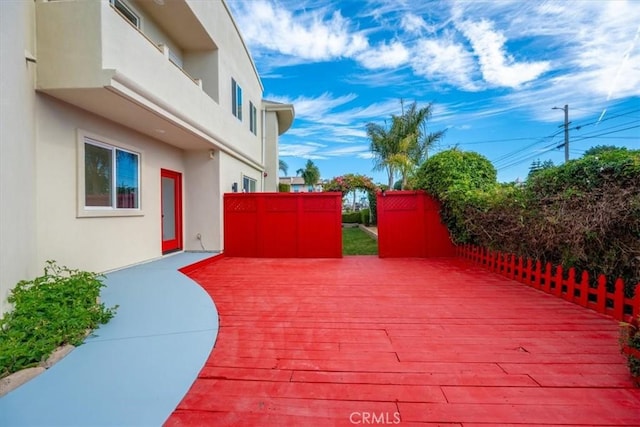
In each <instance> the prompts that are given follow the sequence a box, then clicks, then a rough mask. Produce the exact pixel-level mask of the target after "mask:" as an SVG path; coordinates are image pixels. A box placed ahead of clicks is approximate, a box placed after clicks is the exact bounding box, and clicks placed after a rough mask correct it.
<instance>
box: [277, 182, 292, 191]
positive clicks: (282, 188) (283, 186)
mask: <svg viewBox="0 0 640 427" xmlns="http://www.w3.org/2000/svg"><path fill="white" fill-rule="evenodd" d="M278 191H279V192H280V193H290V192H291V184H283V183H282V182H281V183H279V184H278Z"/></svg>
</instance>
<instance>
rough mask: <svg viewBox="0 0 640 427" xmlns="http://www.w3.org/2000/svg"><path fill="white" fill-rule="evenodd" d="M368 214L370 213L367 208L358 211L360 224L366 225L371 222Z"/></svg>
mask: <svg viewBox="0 0 640 427" xmlns="http://www.w3.org/2000/svg"><path fill="white" fill-rule="evenodd" d="M369 215H370V211H369V209H362V210H361V211H360V224H364V225H366V226H367V227H368V226H369V225H370V224H371V221H370V220H369Z"/></svg>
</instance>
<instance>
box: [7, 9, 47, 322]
mask: <svg viewBox="0 0 640 427" xmlns="http://www.w3.org/2000/svg"><path fill="white" fill-rule="evenodd" d="M34 15H35V10H34V3H33V2H29V1H9V2H0V52H2V58H1V60H0V76H1V77H2V78H1V79H0V93H1V94H2V96H1V97H0V208H1V209H2V213H1V214H0V317H1V316H2V315H3V314H4V312H5V311H8V310H9V308H10V307H9V304H8V303H7V301H6V299H7V296H8V293H9V290H10V289H12V288H13V287H14V286H15V284H16V283H17V282H18V281H20V280H23V279H29V278H32V277H33V276H34V275H36V273H37V272H38V270H39V267H40V266H39V265H37V264H36V263H35V259H34V257H33V254H35V252H36V234H35V229H36V227H35V203H36V200H35V175H36V169H35V128H34V123H35V116H34V108H33V106H34V102H35V93H34V90H33V89H34V78H35V67H36V65H35V64H34V63H32V62H28V61H26V59H25V53H27V52H28V53H30V54H31V55H33V56H35V55H37V52H35V41H34V37H35V33H34V32H35V29H34V25H33V22H34Z"/></svg>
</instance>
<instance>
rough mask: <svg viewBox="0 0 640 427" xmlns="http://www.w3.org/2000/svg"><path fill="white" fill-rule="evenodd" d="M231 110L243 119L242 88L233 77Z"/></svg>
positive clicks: (239, 118)
mask: <svg viewBox="0 0 640 427" xmlns="http://www.w3.org/2000/svg"><path fill="white" fill-rule="evenodd" d="M231 112H232V113H233V115H234V116H236V117H237V118H238V120H240V121H242V88H241V87H240V85H239V84H238V83H237V82H236V81H235V79H233V78H232V79H231Z"/></svg>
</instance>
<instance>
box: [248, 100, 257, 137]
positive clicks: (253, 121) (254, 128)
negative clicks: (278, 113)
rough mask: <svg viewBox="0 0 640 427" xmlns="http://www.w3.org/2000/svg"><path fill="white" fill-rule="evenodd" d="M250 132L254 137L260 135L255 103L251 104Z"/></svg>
mask: <svg viewBox="0 0 640 427" xmlns="http://www.w3.org/2000/svg"><path fill="white" fill-rule="evenodd" d="M249 130H250V131H251V133H253V134H254V135H257V134H258V110H257V109H256V106H255V105H253V102H249Z"/></svg>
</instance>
